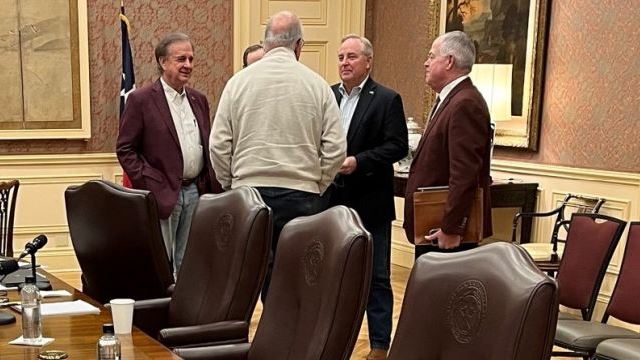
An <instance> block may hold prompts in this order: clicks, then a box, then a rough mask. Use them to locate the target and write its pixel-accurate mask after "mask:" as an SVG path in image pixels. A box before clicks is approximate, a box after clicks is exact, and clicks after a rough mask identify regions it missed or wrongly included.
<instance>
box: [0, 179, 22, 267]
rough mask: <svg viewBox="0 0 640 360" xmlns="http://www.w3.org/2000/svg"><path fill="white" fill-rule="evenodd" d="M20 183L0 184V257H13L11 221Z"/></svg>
mask: <svg viewBox="0 0 640 360" xmlns="http://www.w3.org/2000/svg"><path fill="white" fill-rule="evenodd" d="M19 188H20V181H18V180H11V181H7V182H0V256H6V257H13V220H14V217H15V210H16V199H17V197H18V189H19Z"/></svg>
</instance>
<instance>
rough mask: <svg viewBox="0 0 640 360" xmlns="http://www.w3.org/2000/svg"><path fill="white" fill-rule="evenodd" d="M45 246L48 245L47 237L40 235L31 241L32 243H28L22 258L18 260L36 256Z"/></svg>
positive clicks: (21, 255)
mask: <svg viewBox="0 0 640 360" xmlns="http://www.w3.org/2000/svg"><path fill="white" fill-rule="evenodd" d="M45 245H47V237H46V236H45V235H44V234H40V235H38V236H36V238H35V239H33V241H31V242H30V243H27V244H26V245H25V246H24V251H23V252H22V254H20V256H19V257H18V260H20V259H22V258H23V257H25V256H27V255H33V254H35V253H36V251H38V250H40V249H42V247H43V246H45Z"/></svg>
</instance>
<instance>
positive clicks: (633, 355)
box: [595, 339, 640, 360]
mask: <svg viewBox="0 0 640 360" xmlns="http://www.w3.org/2000/svg"><path fill="white" fill-rule="evenodd" d="M595 359H596V360H638V359H640V339H609V340H605V341H603V342H601V343H599V344H598V347H597V348H596V355H595Z"/></svg>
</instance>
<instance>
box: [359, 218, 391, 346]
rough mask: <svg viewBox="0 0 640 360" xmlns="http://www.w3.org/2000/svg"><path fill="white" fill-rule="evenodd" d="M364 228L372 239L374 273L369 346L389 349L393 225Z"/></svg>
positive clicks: (370, 298)
mask: <svg viewBox="0 0 640 360" xmlns="http://www.w3.org/2000/svg"><path fill="white" fill-rule="evenodd" d="M368 225H369V226H365V227H366V228H367V230H369V232H370V233H371V236H372V237H373V273H372V274H371V290H370V291H369V300H368V302H367V324H368V326H369V344H370V346H371V348H375V349H384V350H388V349H389V343H390V342H391V319H392V315H393V292H392V290H391V277H390V275H391V223H389V222H381V223H377V224H368Z"/></svg>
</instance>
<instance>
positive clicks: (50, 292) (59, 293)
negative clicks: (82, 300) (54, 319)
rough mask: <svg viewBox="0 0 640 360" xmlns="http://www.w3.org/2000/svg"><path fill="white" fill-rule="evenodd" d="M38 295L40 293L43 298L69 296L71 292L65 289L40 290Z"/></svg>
mask: <svg viewBox="0 0 640 360" xmlns="http://www.w3.org/2000/svg"><path fill="white" fill-rule="evenodd" d="M40 295H42V297H43V298H50V297H58V296H71V293H70V292H68V291H67V290H41V291H40Z"/></svg>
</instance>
